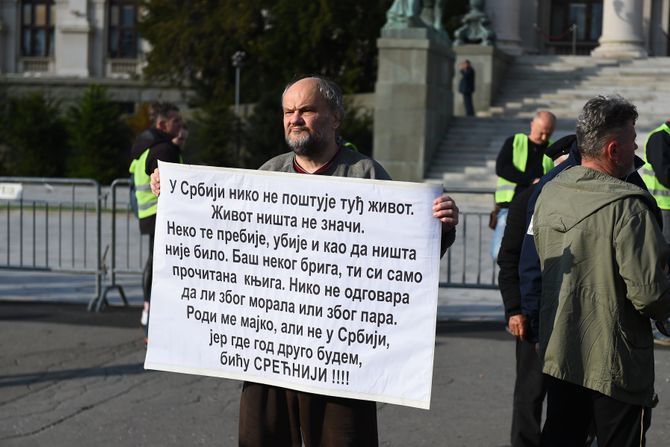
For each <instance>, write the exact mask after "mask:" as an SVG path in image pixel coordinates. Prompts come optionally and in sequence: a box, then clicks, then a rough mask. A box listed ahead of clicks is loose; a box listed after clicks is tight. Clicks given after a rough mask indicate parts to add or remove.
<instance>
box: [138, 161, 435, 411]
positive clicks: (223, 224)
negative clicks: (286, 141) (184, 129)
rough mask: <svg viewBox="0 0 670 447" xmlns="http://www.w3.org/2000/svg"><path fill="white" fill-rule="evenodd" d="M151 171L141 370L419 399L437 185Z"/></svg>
mask: <svg viewBox="0 0 670 447" xmlns="http://www.w3.org/2000/svg"><path fill="white" fill-rule="evenodd" d="M160 172H161V195H160V197H159V202H158V203H159V208H158V209H159V212H158V215H157V219H156V236H155V245H154V271H153V289H152V293H151V316H150V324H149V346H148V350H147V356H146V361H145V368H148V369H158V370H164V371H174V372H182V373H190V374H202V375H207V376H216V377H226V378H231V379H239V380H247V381H252V382H258V383H265V384H270V385H277V386H282V387H285V388H291V389H295V390H300V391H306V392H311V393H318V394H326V395H332V396H340V397H350V398H356V399H365V400H373V401H379V402H388V403H394V404H400V405H408V406H413V407H419V408H426V409H427V408H429V406H430V393H431V385H432V371H433V351H434V347H435V323H436V311H437V293H438V273H439V251H440V222H439V221H438V220H437V219H435V218H434V217H432V203H433V200H434V199H435V198H436V197H438V196H439V195H440V194H441V188H440V187H439V186H438V185H425V184H416V183H405V182H391V181H380V180H363V179H351V178H339V177H328V176H318V175H301V174H286V173H277V172H264V171H249V170H240V169H224V168H212V167H203V166H187V165H179V164H172V163H160Z"/></svg>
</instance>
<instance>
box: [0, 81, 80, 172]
mask: <svg viewBox="0 0 670 447" xmlns="http://www.w3.org/2000/svg"><path fill="white" fill-rule="evenodd" d="M2 109H3V110H2V112H0V113H2V115H3V119H2V121H3V124H2V129H1V130H2V139H3V146H4V147H5V152H4V156H3V158H2V162H3V170H4V172H5V173H6V174H7V175H12V176H33V177H57V176H62V175H63V173H64V167H65V159H66V155H67V151H66V147H67V146H66V139H67V135H66V131H65V125H64V123H63V120H62V118H61V114H60V109H59V102H58V101H55V100H53V99H51V98H49V97H47V96H46V95H45V94H44V93H41V92H38V93H31V94H28V95H25V96H21V97H9V98H7V99H6V100H5V107H3V108H2Z"/></svg>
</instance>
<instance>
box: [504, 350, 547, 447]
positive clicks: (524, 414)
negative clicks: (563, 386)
mask: <svg viewBox="0 0 670 447" xmlns="http://www.w3.org/2000/svg"><path fill="white" fill-rule="evenodd" d="M545 394H546V389H545V386H544V377H543V375H542V364H541V362H540V357H539V356H538V355H537V352H536V351H535V344H534V343H529V342H527V341H520V340H519V339H517V341H516V382H515V383H514V405H513V407H512V435H511V442H512V447H539V445H540V433H541V431H542V425H541V421H542V402H543V401H544V396H545Z"/></svg>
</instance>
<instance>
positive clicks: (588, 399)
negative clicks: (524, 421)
mask: <svg viewBox="0 0 670 447" xmlns="http://www.w3.org/2000/svg"><path fill="white" fill-rule="evenodd" d="M544 380H545V384H546V386H547V421H546V422H545V424H544V428H543V429H542V446H543V447H565V446H578V445H584V441H585V440H586V437H587V434H588V430H589V425H590V424H591V421H593V423H594V425H595V430H596V436H597V438H598V445H599V446H603V447H633V446H635V447H640V446H644V445H645V444H646V438H645V434H646V432H647V430H648V429H649V425H650V424H651V409H650V408H647V407H643V406H640V405H631V404H627V403H624V402H621V401H618V400H615V399H612V398H611V397H609V396H605V395H604V394H601V393H599V392H597V391H593V390H590V389H588V388H584V387H581V386H579V385H574V384H572V383H569V382H565V381H563V380H559V379H556V378H554V377H551V376H548V375H545V376H544Z"/></svg>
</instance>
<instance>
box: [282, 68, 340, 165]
mask: <svg viewBox="0 0 670 447" xmlns="http://www.w3.org/2000/svg"><path fill="white" fill-rule="evenodd" d="M282 108H283V111H284V137H285V139H286V144H287V145H288V146H289V147H290V148H291V150H293V152H295V153H296V154H297V155H305V156H310V155H314V154H317V153H319V152H320V151H323V150H325V148H326V147H327V146H328V145H329V144H332V143H334V142H335V130H336V129H337V126H339V120H338V119H337V117H336V116H335V115H334V114H333V112H332V111H331V110H330V107H328V103H327V102H326V100H325V99H324V98H323V97H322V96H321V93H320V92H319V90H318V88H317V83H316V81H315V80H314V79H310V78H306V79H301V80H300V81H298V82H296V83H295V84H293V85H292V86H291V87H289V89H288V90H287V91H286V93H284V97H283V99H282Z"/></svg>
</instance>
